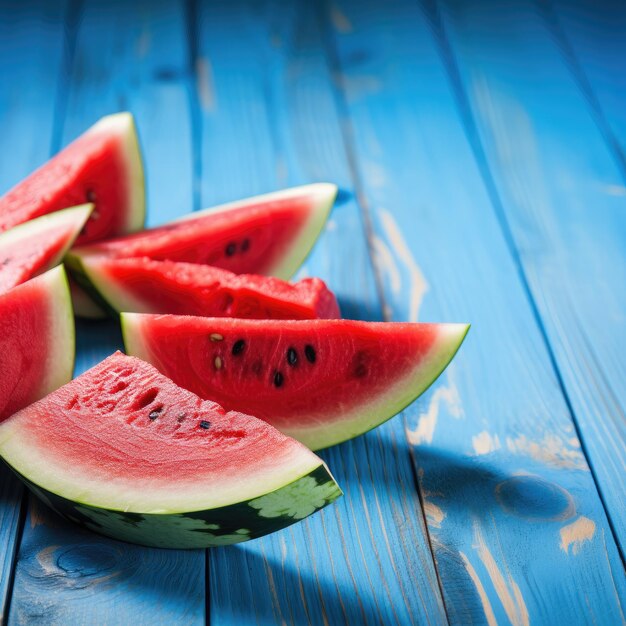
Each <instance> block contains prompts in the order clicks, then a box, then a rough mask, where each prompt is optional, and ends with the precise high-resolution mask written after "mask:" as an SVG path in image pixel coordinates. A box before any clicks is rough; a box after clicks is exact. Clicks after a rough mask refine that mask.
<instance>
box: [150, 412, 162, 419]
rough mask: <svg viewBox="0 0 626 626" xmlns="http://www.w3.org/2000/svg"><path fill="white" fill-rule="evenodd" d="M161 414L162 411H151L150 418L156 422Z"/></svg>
mask: <svg viewBox="0 0 626 626" xmlns="http://www.w3.org/2000/svg"><path fill="white" fill-rule="evenodd" d="M160 412H161V411H150V415H148V417H149V418H150V419H151V420H155V419H156V418H157V417H159V413H160Z"/></svg>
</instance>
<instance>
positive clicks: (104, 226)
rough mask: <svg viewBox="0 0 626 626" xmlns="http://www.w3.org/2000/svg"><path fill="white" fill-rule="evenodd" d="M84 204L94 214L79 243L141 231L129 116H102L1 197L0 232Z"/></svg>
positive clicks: (138, 168)
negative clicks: (90, 207) (89, 205)
mask: <svg viewBox="0 0 626 626" xmlns="http://www.w3.org/2000/svg"><path fill="white" fill-rule="evenodd" d="M85 202H91V203H93V204H95V209H94V210H93V212H92V214H91V217H90V219H89V221H88V222H87V224H86V225H85V227H84V229H83V232H82V233H81V234H80V236H79V237H78V243H80V244H85V243H89V242H92V241H98V240H99V239H103V238H105V237H114V236H116V235H121V234H124V233H129V232H134V231H136V230H139V229H140V228H141V227H142V226H143V223H144V212H145V200H144V183H143V167H142V163H141V155H140V151H139V143H138V141H137V134H136V132H135V125H134V122H133V118H132V115H131V114H130V113H118V114H116V115H109V116H107V117H103V118H102V119H101V120H100V121H99V122H98V123H97V124H95V125H94V126H92V127H91V128H90V129H89V130H88V131H87V132H86V133H84V134H83V135H81V136H80V137H79V138H78V139H76V140H75V141H74V142H73V143H71V144H70V145H69V146H67V147H66V148H65V149H64V150H62V151H61V152H59V153H58V154H57V155H56V156H54V157H53V158H52V159H50V161H48V162H47V163H46V164H44V165H42V166H41V167H40V168H39V169H38V170H36V171H35V172H33V173H32V174H31V175H30V176H28V178H26V179H24V180H23V181H22V182H21V183H19V184H18V185H16V186H15V187H14V188H13V189H11V190H10V191H9V192H8V193H7V194H6V195H4V196H3V197H2V198H0V232H2V231H5V230H8V229H9V228H12V227H13V226H16V225H17V224H21V223H23V222H27V221H29V220H32V219H33V218H35V217H39V216H40V215H45V214H47V213H52V212H54V211H58V210H60V209H65V208H67V207H71V206H74V205H79V204H83V203H85Z"/></svg>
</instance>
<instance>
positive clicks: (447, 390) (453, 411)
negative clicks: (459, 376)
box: [406, 368, 463, 446]
mask: <svg viewBox="0 0 626 626" xmlns="http://www.w3.org/2000/svg"><path fill="white" fill-rule="evenodd" d="M453 371H454V368H448V371H447V377H448V384H447V385H441V386H440V387H438V388H437V389H436V390H435V392H434V393H433V394H432V396H431V398H430V402H429V403H428V409H427V410H426V413H421V414H420V416H419V418H418V421H417V427H416V428H415V429H413V430H411V429H410V428H407V429H406V436H407V439H408V441H409V443H410V444H411V445H413V446H419V445H420V444H423V443H432V441H433V436H434V434H435V427H436V426H437V420H438V419H439V407H440V406H441V403H442V402H443V403H445V405H446V407H447V409H448V412H449V413H450V415H452V417H454V418H457V419H458V418H460V417H461V416H462V415H463V407H462V406H461V399H460V397H459V391H458V389H457V387H456V385H455V383H454V380H453V376H452V372H453Z"/></svg>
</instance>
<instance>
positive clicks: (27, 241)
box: [0, 204, 93, 293]
mask: <svg viewBox="0 0 626 626" xmlns="http://www.w3.org/2000/svg"><path fill="white" fill-rule="evenodd" d="M92 209H93V204H83V205H82V206H78V207H74V208H72V209H65V210H63V211H57V212H55V213H51V214H50V215H44V216H42V217H38V218H36V219H34V220H31V221H30V222H25V223H24V224H20V225H19V226H16V227H15V228H12V229H11V230H8V231H6V232H4V233H2V234H0V293H4V292H5V291H8V290H9V289H11V288H12V287H15V286H16V285H19V284H20V283H23V282H25V281H27V280H28V279H29V278H33V277H34V276H37V275H38V274H42V273H43V272H46V271H47V270H49V269H51V268H53V267H54V266H55V265H58V264H59V263H60V262H61V261H62V260H63V257H64V256H65V253H66V252H67V250H68V249H69V247H70V246H71V245H72V244H73V243H74V240H75V239H76V237H77V236H78V233H79V232H80V230H81V229H82V227H83V226H84V225H85V222H86V221H87V218H88V217H89V214H90V213H91V211H92Z"/></svg>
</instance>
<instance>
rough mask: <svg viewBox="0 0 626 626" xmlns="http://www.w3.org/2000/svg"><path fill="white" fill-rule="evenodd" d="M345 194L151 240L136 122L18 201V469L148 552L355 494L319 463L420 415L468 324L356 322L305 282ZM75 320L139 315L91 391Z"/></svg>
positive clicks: (260, 205)
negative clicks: (397, 420) (398, 418)
mask: <svg viewBox="0 0 626 626" xmlns="http://www.w3.org/2000/svg"><path fill="white" fill-rule="evenodd" d="M336 191H337V189H336V187H335V186H334V185H332V184H329V183H317V184H311V185H305V186H302V187H295V188H292V189H287V190H283V191H279V192H274V193H270V194H266V195H262V196H257V197H254V198H249V199H246V200H240V201H237V202H233V203H229V204H226V205H222V206H219V207H215V208H211V209H206V210H204V211H198V212H195V213H192V214H190V215H187V216H185V217H183V218H181V219H178V220H176V221H173V222H170V223H167V224H163V225H161V226H157V227H155V228H150V229H143V224H144V214H145V198H144V186H143V167H142V160H141V155H140V150H139V142H138V139H137V133H136V131H135V124H134V121H133V118H132V116H131V115H130V114H129V113H119V114H116V115H111V116H108V117H105V118H103V119H102V120H100V121H99V122H98V123H96V124H95V125H94V126H93V127H92V128H91V129H89V130H88V131H86V132H85V133H84V134H83V135H82V136H81V137H79V138H78V139H76V140H75V141H74V142H73V143H72V144H70V145H69V146H67V147H66V148H65V149H64V150H62V151H61V152H60V153H59V154H57V155H56V156H55V157H53V158H52V159H51V160H50V161H49V162H48V163H47V164H45V165H43V166H42V167H40V168H39V169H38V170H37V171H35V172H34V173H33V174H31V175H30V176H29V177H28V178H27V179H25V180H24V181H22V182H21V183H19V184H18V185H16V186H15V187H14V188H13V189H11V190H10V191H9V192H8V193H7V194H6V195H5V196H3V197H2V198H0V331H2V332H1V334H0V348H2V354H3V365H4V375H3V377H1V378H0V456H2V458H3V459H4V461H5V462H6V463H7V464H8V465H9V466H10V467H11V468H12V469H13V471H14V472H15V473H16V474H17V475H18V476H19V477H20V478H21V479H22V480H23V481H24V482H25V483H26V484H27V485H28V486H29V488H30V489H31V491H32V492H33V493H35V494H36V495H37V496H38V497H39V498H40V499H42V500H43V501H44V502H45V503H47V504H48V505H49V506H50V507H51V508H52V509H54V510H55V511H57V512H58V513H59V514H61V515H63V516H65V517H66V518H68V519H70V520H72V521H74V522H76V523H78V524H81V525H83V526H85V527H87V528H90V529H92V530H94V531H96V532H99V533H101V534H104V535H108V536H110V537H114V538H117V539H120V540H125V541H130V542H134V543H138V544H141V545H146V546H156V547H166V548H203V547H211V546H221V545H228V544H233V543H239V542H242V541H246V540H248V539H253V538H256V537H260V536H262V535H265V534H267V533H270V532H274V531H277V530H280V529H282V528H284V527H286V526H288V525H289V524H292V523H294V522H296V521H298V520H301V519H304V518H305V517H307V516H309V515H311V514H313V513H315V512H316V511H318V510H320V509H321V508H323V507H325V506H327V505H328V504H330V503H331V502H333V501H334V500H335V499H337V498H338V497H339V496H340V495H341V493H342V492H341V489H340V488H339V486H338V485H337V483H336V482H335V480H334V478H333V476H332V474H331V473H330V470H329V469H328V467H327V466H326V465H325V463H324V462H323V461H322V460H321V459H320V458H319V457H318V456H317V455H316V454H315V451H316V450H319V449H322V448H327V447H329V446H333V445H336V444H338V443H341V442H343V441H346V440H349V439H352V438H353V437H356V436H358V435H360V434H362V433H365V432H367V431H369V430H371V429H372V428H374V427H376V426H378V425H380V424H381V423H383V422H384V421H386V420H388V419H389V418H391V417H392V416H394V415H396V414H397V413H398V412H400V411H402V409H404V408H405V407H406V406H408V405H409V404H410V403H411V402H413V401H414V400H415V399H416V398H417V397H418V396H419V395H421V394H422V393H423V392H424V391H425V390H426V389H427V388H428V387H429V386H430V385H431V384H432V383H433V382H434V381H435V380H436V378H437V377H438V376H439V375H440V374H441V372H442V371H443V370H444V369H445V368H446V366H447V365H448V363H449V362H450V361H451V359H452V358H453V357H454V355H455V353H456V351H457V350H458V348H459V347H460V345H461V343H462V342H463V339H464V337H465V335H466V333H467V330H468V325H467V324H422V323H420V324H418V323H386V322H364V321H358V320H345V319H341V313H340V310H339V306H338V303H337V299H336V297H335V295H334V294H333V292H332V291H331V290H330V289H329V288H328V286H327V285H326V284H325V283H324V282H323V281H321V280H320V279H319V278H306V279H303V280H301V281H299V282H295V283H293V282H289V279H290V278H291V277H292V276H293V274H294V273H295V272H296V271H297V269H298V268H299V266H300V265H301V264H302V262H303V260H304V259H305V258H306V256H307V255H308V254H309V252H310V251H311V249H312V247H313V245H314V244H315V241H316V240H317V238H318V237H319V235H320V233H321V232H322V229H323V227H324V223H325V221H326V219H327V217H328V215H329V212H330V210H331V208H332V205H333V203H334V199H335V195H336ZM66 269H67V271H68V274H69V280H68V275H66ZM74 314H76V315H83V316H90V317H97V316H102V315H105V314H109V315H111V316H114V317H115V318H116V319H118V320H120V323H121V326H122V331H123V336H124V344H125V349H126V353H127V355H126V354H122V353H120V352H116V353H115V354H113V355H111V356H109V357H108V358H106V359H105V360H104V361H102V362H101V363H99V364H97V365H95V366H94V367H93V368H92V369H90V370H88V371H87V372H85V373H83V374H82V375H80V376H78V377H77V378H74V379H73V380H71V378H72V370H73V363H74V352H75V345H74V343H75V342H74ZM42 346H45V347H46V349H45V350H42V349H41V347H42Z"/></svg>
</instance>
